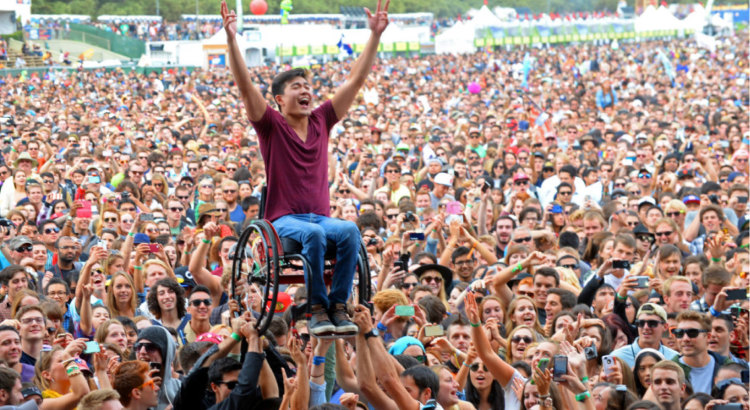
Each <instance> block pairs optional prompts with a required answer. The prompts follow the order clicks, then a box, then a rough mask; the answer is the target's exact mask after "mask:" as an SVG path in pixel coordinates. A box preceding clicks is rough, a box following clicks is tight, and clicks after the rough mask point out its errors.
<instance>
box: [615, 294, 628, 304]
mask: <svg viewBox="0 0 750 410" xmlns="http://www.w3.org/2000/svg"><path fill="white" fill-rule="evenodd" d="M615 297H617V300H619V301H622V302H624V301H626V300H628V298H627V297H625V296H621V295H620V294H619V293H615Z"/></svg>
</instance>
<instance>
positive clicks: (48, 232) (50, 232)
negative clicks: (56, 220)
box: [41, 223, 60, 245]
mask: <svg viewBox="0 0 750 410" xmlns="http://www.w3.org/2000/svg"><path fill="white" fill-rule="evenodd" d="M41 234H42V241H43V242H44V244H45V245H54V244H55V241H57V238H58V237H59V236H60V228H58V227H57V225H56V224H53V223H48V224H44V226H43V227H42V232H41Z"/></svg>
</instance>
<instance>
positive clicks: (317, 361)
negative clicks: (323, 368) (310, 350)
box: [313, 356, 326, 365]
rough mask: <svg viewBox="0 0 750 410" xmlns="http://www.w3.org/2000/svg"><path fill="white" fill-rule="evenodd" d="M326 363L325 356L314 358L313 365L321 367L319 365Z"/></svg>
mask: <svg viewBox="0 0 750 410" xmlns="http://www.w3.org/2000/svg"><path fill="white" fill-rule="evenodd" d="M325 363H326V357H325V356H313V364H314V365H319V364H325Z"/></svg>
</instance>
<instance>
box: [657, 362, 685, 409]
mask: <svg viewBox="0 0 750 410" xmlns="http://www.w3.org/2000/svg"><path fill="white" fill-rule="evenodd" d="M683 389H684V386H683V385H682V384H681V383H680V379H679V378H678V375H677V372H676V371H674V370H669V369H654V370H653V372H652V373H651V390H653V392H654V394H655V395H656V401H657V402H658V403H659V404H661V405H662V406H663V407H664V408H673V407H674V406H675V405H676V406H677V407H679V404H680V399H681V395H682V390H683Z"/></svg>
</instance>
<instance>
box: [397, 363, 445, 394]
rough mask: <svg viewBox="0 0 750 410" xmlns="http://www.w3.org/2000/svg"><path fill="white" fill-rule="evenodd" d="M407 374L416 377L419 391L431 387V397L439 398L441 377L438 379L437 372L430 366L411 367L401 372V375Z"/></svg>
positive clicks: (415, 382)
mask: <svg viewBox="0 0 750 410" xmlns="http://www.w3.org/2000/svg"><path fill="white" fill-rule="evenodd" d="M406 376H411V378H412V379H414V384H416V385H417V387H418V388H419V393H422V392H423V391H424V389H426V388H429V389H430V398H431V399H435V398H437V395H438V391H439V390H440V379H438V377H437V375H436V374H435V372H433V371H432V370H430V368H429V367H427V366H423V365H419V366H413V367H410V368H408V369H406V370H404V372H403V373H401V377H406Z"/></svg>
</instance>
